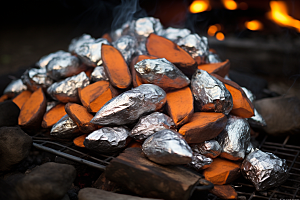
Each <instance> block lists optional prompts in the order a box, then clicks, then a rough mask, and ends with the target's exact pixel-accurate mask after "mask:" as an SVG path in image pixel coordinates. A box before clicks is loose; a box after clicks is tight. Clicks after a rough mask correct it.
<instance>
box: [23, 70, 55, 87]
mask: <svg viewBox="0 0 300 200" xmlns="http://www.w3.org/2000/svg"><path fill="white" fill-rule="evenodd" d="M21 79H22V81H23V83H24V84H25V85H26V86H27V88H28V89H29V90H31V91H35V90H37V89H38V88H40V87H41V88H42V89H44V90H46V89H47V88H48V87H49V86H51V85H52V83H53V82H54V81H53V79H52V78H50V77H49V76H48V75H47V72H46V68H40V69H37V68H31V69H27V70H26V71H25V72H24V74H23V75H22V76H21Z"/></svg>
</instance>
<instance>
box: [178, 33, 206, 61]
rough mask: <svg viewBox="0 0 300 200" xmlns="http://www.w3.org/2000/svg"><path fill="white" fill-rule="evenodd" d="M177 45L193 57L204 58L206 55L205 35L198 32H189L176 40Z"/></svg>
mask: <svg viewBox="0 0 300 200" xmlns="http://www.w3.org/2000/svg"><path fill="white" fill-rule="evenodd" d="M177 44H178V46H180V47H181V48H182V49H184V50H185V51H186V52H188V53H189V54H190V55H191V56H192V57H193V58H196V57H201V58H203V60H206V59H207V58H206V57H207V55H208V50H209V48H208V41H207V37H205V36H202V37H200V36H199V35H198V34H189V35H187V36H185V37H184V38H181V39H179V40H178V42H177Z"/></svg>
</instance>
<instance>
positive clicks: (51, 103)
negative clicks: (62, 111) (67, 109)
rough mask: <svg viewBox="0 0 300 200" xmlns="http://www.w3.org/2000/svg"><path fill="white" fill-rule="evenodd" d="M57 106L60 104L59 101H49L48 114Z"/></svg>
mask: <svg viewBox="0 0 300 200" xmlns="http://www.w3.org/2000/svg"><path fill="white" fill-rule="evenodd" d="M57 104H59V102H58V101H48V102H47V107H46V112H48V111H49V110H51V108H53V107H54V106H56V105H57Z"/></svg>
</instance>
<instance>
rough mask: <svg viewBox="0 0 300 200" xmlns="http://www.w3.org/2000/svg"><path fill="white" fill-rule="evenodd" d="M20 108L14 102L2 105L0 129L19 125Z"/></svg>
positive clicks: (0, 109)
mask: <svg viewBox="0 0 300 200" xmlns="http://www.w3.org/2000/svg"><path fill="white" fill-rule="evenodd" d="M19 114H20V109H19V107H18V106H17V105H16V104H15V103H14V102H12V101H10V100H9V101H4V102H2V103H0V127H2V126H15V125H18V117H19Z"/></svg>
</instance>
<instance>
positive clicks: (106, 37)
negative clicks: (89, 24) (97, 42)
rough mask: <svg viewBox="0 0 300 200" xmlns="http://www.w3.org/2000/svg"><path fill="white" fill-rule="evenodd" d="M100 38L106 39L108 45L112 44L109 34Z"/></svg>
mask: <svg viewBox="0 0 300 200" xmlns="http://www.w3.org/2000/svg"><path fill="white" fill-rule="evenodd" d="M102 38H104V39H107V41H109V42H110V43H112V39H111V37H110V35H109V33H104V34H103V35H102Z"/></svg>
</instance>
